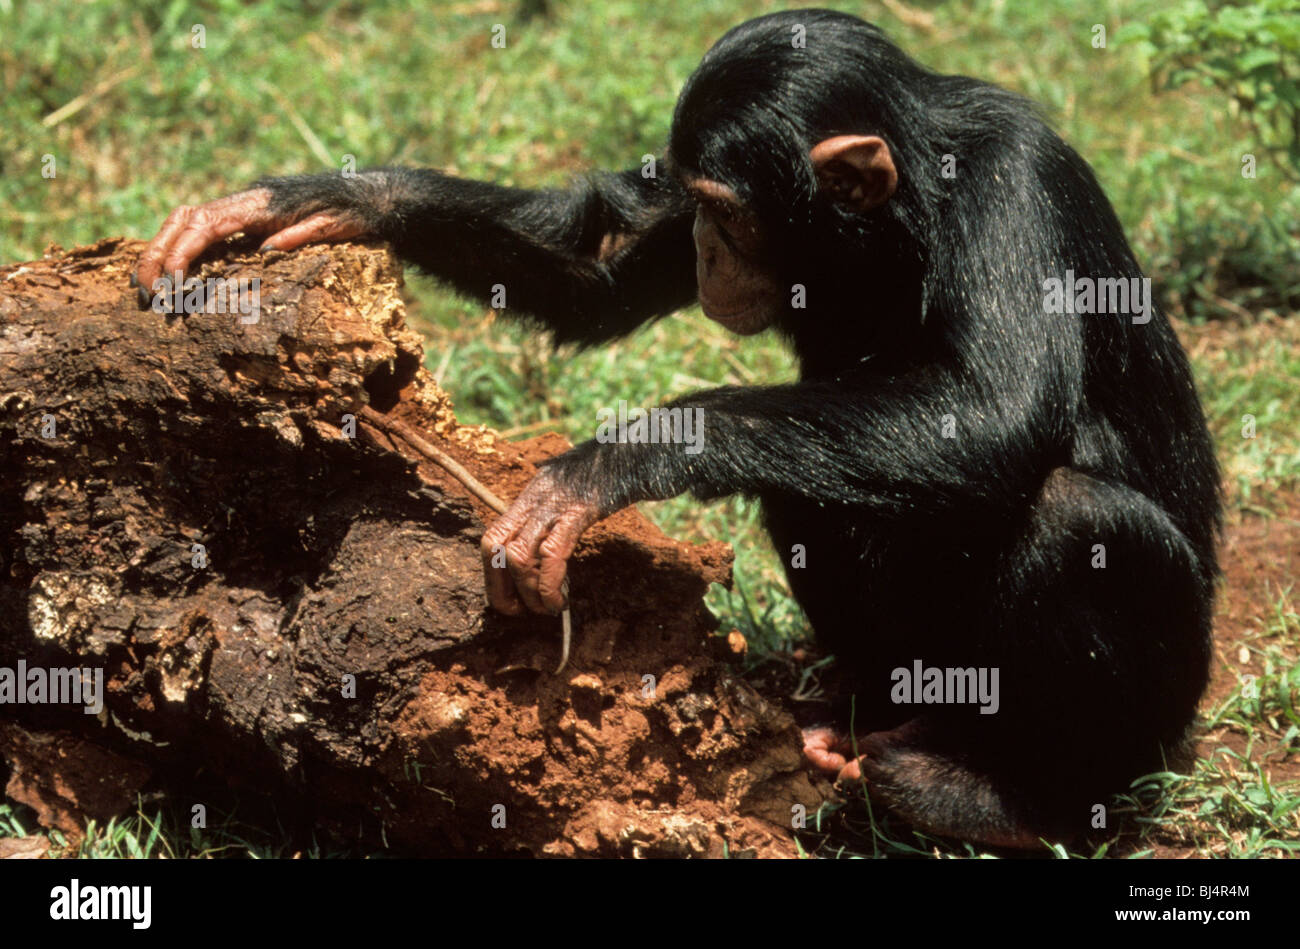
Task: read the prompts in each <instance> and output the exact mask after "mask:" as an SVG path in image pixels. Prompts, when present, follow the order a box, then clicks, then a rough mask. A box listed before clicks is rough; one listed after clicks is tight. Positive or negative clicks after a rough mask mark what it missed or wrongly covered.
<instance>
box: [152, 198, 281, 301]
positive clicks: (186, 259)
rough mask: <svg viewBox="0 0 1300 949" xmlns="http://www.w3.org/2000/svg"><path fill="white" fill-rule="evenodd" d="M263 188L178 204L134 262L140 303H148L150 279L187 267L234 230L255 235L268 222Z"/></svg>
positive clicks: (184, 269) (266, 201) (268, 201)
mask: <svg viewBox="0 0 1300 949" xmlns="http://www.w3.org/2000/svg"><path fill="white" fill-rule="evenodd" d="M270 199H271V193H270V192H269V191H267V190H266V189H265V188H255V189H253V190H252V191H241V192H240V193H239V194H232V195H230V196H229V197H226V198H220V199H218V200H216V201H210V202H208V203H207V204H202V205H198V206H191V205H182V206H181V207H179V208H177V209H176V210H175V211H173V212H172V213H171V214H169V215H167V220H165V221H164V222H163V225H162V227H161V228H159V230H158V233H157V234H156V235H155V236H154V239H153V240H151V241H150V242H149V246H148V247H146V248H145V250H144V253H143V254H141V255H140V261H139V263H138V264H137V265H136V271H135V276H136V284H137V286H138V289H139V294H140V301H141V305H148V302H149V298H150V296H151V295H152V293H153V284H154V281H155V280H157V279H158V278H159V277H161V276H163V275H164V274H171V273H174V272H175V271H176V270H180V271H181V272H182V274H183V273H184V272H185V271H186V270H188V269H189V265H190V264H191V263H193V262H194V258H195V257H197V256H199V254H201V253H203V251H204V250H206V249H207V248H208V247H210V246H212V244H214V243H216V242H217V241H219V240H221V239H222V238H225V237H229V236H230V235H231V234H234V233H235V232H236V231H248V232H249V233H253V234H256V233H258V232H259V230H262V229H265V228H266V227H268V226H269V225H270V224H271V221H270V219H269V218H268V216H267V215H268V212H267V207H268V205H269V203H270Z"/></svg>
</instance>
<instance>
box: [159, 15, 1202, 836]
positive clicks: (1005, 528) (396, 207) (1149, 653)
mask: <svg viewBox="0 0 1300 949" xmlns="http://www.w3.org/2000/svg"><path fill="white" fill-rule="evenodd" d="M662 164H663V167H662V168H661V169H659V170H660V171H661V172H662V173H659V174H652V173H651V172H652V171H653V170H654V169H651V168H649V167H648V166H647V167H644V168H638V169H634V170H632V171H628V172H624V173H621V174H602V175H597V176H594V177H592V178H590V179H589V180H586V181H584V182H583V183H581V184H578V185H576V186H575V187H573V188H571V189H570V190H567V191H531V190H521V189H514V188H504V187H497V186H494V185H491V184H485V183H481V182H475V181H465V180H460V179H456V178H452V177H449V176H447V175H444V174H442V173H440V172H438V171H433V170H427V169H408V168H380V169H375V170H371V171H367V172H364V173H362V174H360V175H357V176H354V177H343V176H341V175H338V174H322V175H315V176H302V177H290V178H271V179H267V180H263V181H262V182H260V183H259V184H258V185H256V186H254V188H253V189H252V190H250V191H246V192H242V193H240V194H236V195H233V196H231V197H228V198H224V199H222V200H218V201H214V202H212V203H210V204H205V205H202V206H199V207H192V208H190V207H183V208H180V209H178V210H177V211H175V212H174V213H173V214H172V215H171V216H170V217H169V218H168V219H167V221H166V223H165V224H164V225H163V227H162V230H161V231H160V232H159V234H158V236H157V237H155V238H154V241H153V243H152V244H151V245H150V246H149V248H148V250H147V251H146V252H145V254H144V256H143V257H142V259H141V261H140V265H139V270H138V272H137V277H138V282H139V285H140V286H141V290H142V292H147V288H149V287H151V286H152V285H153V282H154V280H155V279H156V278H158V277H159V275H160V273H172V272H174V271H184V270H185V268H186V267H187V266H188V265H189V264H190V263H191V262H192V261H193V260H194V258H195V257H196V256H197V255H198V254H200V253H201V252H202V251H203V250H204V249H205V248H207V247H208V246H210V245H211V244H213V243H214V242H216V241H217V240H219V239H221V238H224V237H226V236H227V235H229V234H232V233H234V232H236V231H244V232H248V233H253V234H259V235H268V237H267V239H266V242H265V245H264V246H265V247H267V248H276V249H279V250H289V249H291V248H295V247H299V246H301V245H303V244H306V243H308V242H311V241H322V240H339V239H345V238H360V237H376V238H382V239H384V240H387V241H389V242H391V243H392V245H393V246H394V247H395V248H396V250H397V252H398V253H399V254H400V255H401V256H402V257H403V258H404V259H406V260H408V261H410V262H412V263H414V264H416V265H418V266H420V267H421V268H423V269H424V270H426V271H428V272H429V273H431V274H434V275H436V276H437V277H440V278H442V279H443V280H445V281H447V282H448V283H450V284H451V285H452V286H453V287H455V288H456V289H458V290H460V291H462V292H464V293H466V294H469V295H471V296H473V297H476V298H481V299H484V300H486V299H488V298H489V297H490V295H491V293H492V288H493V286H494V285H496V284H501V285H504V287H505V288H506V290H507V303H508V309H507V311H506V312H509V313H516V314H520V315H523V316H526V317H530V318H532V319H534V320H535V321H537V322H538V323H540V325H542V326H544V327H545V328H547V329H549V330H550V331H551V332H552V333H553V334H554V339H555V340H556V342H557V343H564V342H570V341H575V342H577V343H579V344H583V345H591V344H594V343H598V342H601V341H604V340H609V339H612V338H615V337H618V336H621V335H623V334H626V333H628V332H630V331H631V330H633V329H635V328H637V327H639V326H641V325H643V324H645V323H646V322H648V321H650V320H654V319H657V318H659V317H662V316H664V315H666V314H669V313H671V312H673V311H674V310H677V309H679V308H681V307H684V306H686V305H688V304H690V303H691V302H693V301H695V300H696V299H698V300H699V302H700V304H701V306H702V307H703V309H704V312H705V314H707V315H708V316H709V317H711V318H712V319H714V320H716V321H717V322H719V323H721V324H722V325H723V326H725V327H727V328H728V329H731V330H733V331H735V332H737V333H742V334H750V333H757V332H759V331H760V330H763V329H767V328H770V329H772V330H774V331H775V332H776V333H777V334H778V335H779V336H780V337H782V338H783V339H784V340H785V341H786V342H787V343H788V344H789V346H790V347H791V348H792V350H793V352H794V354H795V355H796V357H797V358H798V361H799V366H800V378H799V381H798V382H794V383H790V384H785V385H771V386H752V387H749V386H746V387H731V386H728V387H723V388H718V389H712V390H709V391H706V392H701V393H697V394H695V395H691V396H688V397H686V398H682V399H679V400H677V401H676V402H674V403H671V405H672V406H673V407H680V408H692V409H696V410H700V411H702V413H703V415H702V421H703V434H704V439H703V450H697V451H696V452H694V453H692V452H690V451H687V450H686V447H685V446H683V445H682V444H680V443H673V442H672V441H671V440H670V439H665V440H656V441H654V442H650V443H639V442H633V441H631V440H628V441H623V442H605V443H601V442H597V441H589V442H586V443H584V444H581V445H579V446H578V447H576V448H574V449H573V450H571V451H569V452H567V453H566V454H564V455H561V456H560V457H558V458H556V459H554V460H553V461H552V462H551V463H549V464H547V465H546V466H545V467H544V468H543V469H542V471H541V473H540V474H538V476H537V477H536V479H535V480H534V481H533V482H532V483H531V484H530V485H529V486H528V487H527V488H526V489H525V491H524V492H523V493H522V494H521V495H520V497H519V498H518V499H517V500H516V501H515V503H514V505H513V506H512V507H511V508H510V509H509V511H508V512H507V513H506V514H505V515H504V516H502V517H501V518H500V519H499V520H498V521H496V522H495V523H494V524H493V525H491V526H490V528H489V529H488V531H487V533H486V534H485V536H484V538H483V549H484V556H485V564H486V563H487V562H488V560H489V559H490V553H491V551H492V550H493V549H497V547H498V545H504V550H505V552H506V556H507V559H508V562H509V569H508V570H503V569H493V568H491V567H490V566H488V567H487V568H486V577H487V588H488V594H489V597H490V601H491V603H492V605H493V606H495V607H496V608H497V609H498V610H501V611H503V612H505V613H511V614H515V613H521V612H523V611H526V610H535V611H552V612H553V611H557V610H559V609H560V608H562V607H563V606H564V605H565V599H564V593H563V588H562V580H563V578H564V576H565V570H566V560H567V558H568V557H569V556H570V554H571V553H572V551H573V549H574V545H575V543H576V542H577V540H578V538H579V536H580V535H581V534H582V532H583V531H584V530H585V529H586V528H587V527H589V526H590V525H591V524H592V523H594V522H595V521H597V520H598V519H600V518H602V517H605V516H607V515H609V514H610V513H612V512H614V511H617V510H619V509H620V508H623V507H625V506H627V505H629V504H634V503H636V502H638V501H644V500H651V499H664V498H670V497H673V496H675V495H678V494H681V493H683V492H686V491H690V492H691V493H692V494H694V495H695V496H696V497H698V498H700V499H711V498H719V497H722V496H724V495H730V494H744V495H748V496H752V497H757V498H759V499H761V501H762V506H763V510H764V516H765V522H766V525H767V528H768V530H769V531H770V534H771V537H772V539H773V541H774V543H775V545H776V549H777V551H778V552H779V553H780V554H781V555H782V556H783V557H784V558H785V559H786V560H787V574H788V577H789V582H790V586H791V588H792V590H793V592H794V595H795V596H796V597H797V599H798V601H799V603H800V604H801V605H802V606H803V608H804V609H805V611H806V612H807V614H808V617H809V619H810V621H811V623H812V625H813V627H814V629H815V630H816V632H817V635H818V636H819V638H820V640H821V641H822V642H823V643H824V644H825V646H826V647H827V648H828V649H829V650H830V651H832V652H833V653H834V654H835V655H836V656H837V657H838V661H839V662H840V663H841V664H843V667H844V668H845V669H846V670H848V672H849V673H850V674H851V679H852V682H853V683H854V691H855V695H856V699H855V701H856V704H855V706H854V721H853V726H852V728H851V729H850V730H844V729H840V730H831V729H826V728H822V729H810V730H809V731H808V732H807V733H806V748H805V754H806V756H807V758H808V759H809V761H810V762H811V763H813V764H814V765H816V766H817V767H819V768H821V769H824V770H827V771H829V772H832V773H838V774H839V775H840V777H842V778H849V779H857V778H862V779H865V781H866V784H867V787H868V788H869V790H870V792H871V794H872V795H873V797H874V798H875V799H876V800H878V801H883V802H884V803H885V804H886V805H888V806H889V807H891V808H893V809H894V810H895V811H896V812H898V813H900V814H901V815H902V816H904V817H905V818H907V819H908V820H910V821H911V822H912V823H913V824H915V825H916V826H918V827H921V828H925V829H928V830H930V831H932V832H936V833H941V834H947V835H951V836H956V837H962V838H966V839H968V840H973V841H978V842H983V843H986V844H991V845H1002V846H1012V847H1031V846H1035V845H1037V842H1038V840H1039V838H1040V837H1041V836H1047V837H1051V838H1054V839H1063V838H1066V837H1071V836H1074V835H1075V834H1076V833H1077V832H1080V831H1087V830H1088V829H1089V828H1090V827H1094V826H1098V824H1097V823H1096V821H1097V815H1098V814H1099V813H1101V810H1100V808H1099V807H1098V805H1102V804H1104V802H1105V801H1106V797H1107V795H1108V793H1109V792H1112V791H1116V790H1123V789H1124V788H1125V787H1126V786H1127V785H1128V783H1129V782H1130V781H1131V780H1132V779H1133V778H1135V777H1137V776H1139V775H1140V774H1142V773H1145V772H1149V771H1154V770H1159V769H1161V768H1162V767H1164V765H1165V762H1166V760H1167V756H1169V755H1171V754H1173V753H1174V752H1175V751H1176V750H1177V749H1179V748H1180V747H1181V745H1182V742H1183V739H1184V736H1185V732H1186V730H1187V727H1188V725H1189V723H1190V722H1191V720H1192V718H1193V715H1194V713H1195V709H1196V705H1197V701H1198V699H1199V697H1200V695H1201V692H1202V689H1203V688H1204V686H1205V682H1206V678H1207V673H1208V665H1209V654H1210V638H1209V637H1210V615H1211V605H1212V599H1213V586H1214V582H1215V577H1216V575H1217V566H1216V561H1215V539H1216V534H1217V530H1218V525H1219V489H1218V483H1219V481H1218V471H1217V466H1216V462H1215V459H1214V455H1213V452H1212V448H1211V442H1210V438H1209V435H1208V432H1207V429H1206V425H1205V420H1204V417H1203V415H1202V412H1201V408H1200V404H1199V402H1198V400H1197V396H1196V393H1195V390H1194V388H1193V384H1192V378H1191V373H1190V371H1189V367H1188V361H1187V358H1186V356H1185V354H1184V352H1183V350H1182V349H1181V348H1180V346H1179V344H1178V341H1177V339H1176V337H1175V336H1174V333H1173V332H1172V330H1171V329H1170V327H1169V325H1168V323H1167V322H1166V320H1165V318H1164V316H1163V315H1162V314H1161V313H1160V312H1159V311H1158V309H1156V308H1155V307H1154V304H1153V303H1152V302H1151V300H1150V295H1149V286H1150V284H1149V281H1144V280H1143V278H1142V276H1141V272H1140V270H1139V268H1138V264H1137V262H1136V261H1135V259H1134V257H1133V253H1132V251H1131V250H1130V249H1129V246H1128V243H1127V241H1126V240H1125V237H1124V234H1123V232H1122V230H1121V228H1120V224H1119V222H1118V220H1117V219H1116V217H1115V213H1114V211H1113V210H1112V209H1111V206H1110V204H1109V203H1108V201H1107V200H1106V197H1105V195H1104V194H1103V193H1102V190H1101V188H1100V187H1099V185H1098V184H1097V181H1096V179H1095V178H1094V177H1093V175H1092V172H1091V170H1090V169H1089V167H1088V165H1087V163H1085V162H1084V161H1083V159H1081V158H1080V157H1079V156H1078V154H1076V153H1075V152H1074V150H1073V149H1071V148H1070V147H1069V146H1068V145H1066V144H1065V143H1064V142H1062V141H1061V139H1060V138H1058V137H1057V136H1056V135H1055V134H1054V133H1053V132H1052V131H1050V130H1049V128H1048V127H1047V125H1046V124H1045V123H1044V122H1043V120H1042V119H1041V118H1040V117H1039V115H1038V114H1037V113H1036V112H1035V110H1034V108H1033V107H1032V106H1031V105H1030V104H1029V103H1027V102H1026V101H1025V100H1023V99H1021V98H1019V97H1017V96H1015V95H1012V94H1010V93H1008V92H1005V91H1003V90H1001V89H998V88H996V87H994V86H991V85H988V84H985V83H983V82H979V81H976V80H973V79H968V78H963V77H960V76H943V75H937V74H935V73H932V72H930V71H928V70H926V69H924V68H922V67H921V66H920V65H918V64H917V63H916V62H914V61H913V60H911V59H910V58H909V57H907V56H906V55H905V54H904V53H903V52H902V51H900V50H899V49H898V48H897V47H896V46H894V45H893V44H892V43H890V42H889V41H888V40H887V39H886V38H885V36H884V35H883V34H882V33H881V32H880V31H879V30H878V29H877V28H876V27H874V26H872V25H870V24H867V23H864V22H862V21H860V20H858V19H856V18H854V17H851V16H847V15H844V14H840V13H833V12H827V11H822V10H799V11H794V12H786V13H777V14H772V15H769V16H764V17H761V18H759V19H756V20H752V21H750V22H747V23H744V24H742V25H740V26H738V27H736V28H735V29H733V30H731V31H730V32H729V33H727V34H726V35H725V36H724V37H723V38H722V40H721V41H719V42H718V44H717V45H716V46H714V47H713V48H712V49H711V50H710V51H709V52H708V54H707V55H706V56H705V57H704V60H703V62H702V63H701V64H700V66H699V68H698V69H696V71H695V72H694V73H693V74H692V75H691V77H690V78H689V79H688V80H687V82H686V86H685V88H684V89H683V90H682V93H681V97H680V98H679V99H678V102H677V106H676V111H675V112H674V114H673V122H672V130H671V134H670V140H669V143H668V149H667V152H666V154H665V155H664V156H663V162H662ZM1143 287H1145V288H1146V289H1147V294H1146V297H1145V301H1143V294H1142V289H1143ZM1117 289H1122V290H1124V291H1125V293H1124V294H1123V296H1122V297H1121V296H1119V295H1117V292H1116V291H1117ZM1130 289H1131V290H1132V294H1131V295H1130V294H1129V293H1128V292H1127V291H1129V290H1130ZM1107 300H1109V301H1110V303H1111V305H1110V306H1109V307H1108V306H1106V305H1104V304H1105V303H1106V301H1107ZM1125 300H1127V303H1126V302H1125ZM845 724H847V723H845Z"/></svg>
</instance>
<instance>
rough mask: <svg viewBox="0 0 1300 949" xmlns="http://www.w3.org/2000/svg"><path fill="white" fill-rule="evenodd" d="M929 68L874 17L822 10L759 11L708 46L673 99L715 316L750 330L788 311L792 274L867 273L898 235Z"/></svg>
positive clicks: (675, 132) (703, 285) (680, 171)
mask: <svg viewBox="0 0 1300 949" xmlns="http://www.w3.org/2000/svg"><path fill="white" fill-rule="evenodd" d="M921 75H923V71H922V70H921V68H920V67H919V66H917V65H916V64H915V63H914V62H912V61H911V60H910V59H908V58H907V56H906V55H905V54H903V53H902V52H901V51H899V50H898V49H897V48H896V47H895V46H893V45H892V44H891V43H890V42H889V41H888V40H886V39H885V38H884V36H883V35H882V34H881V33H880V32H879V31H878V30H877V29H876V28H875V27H873V26H871V25H870V24H868V23H865V22H863V21H862V20H858V19H856V18H855V17H851V16H847V15H844V14H839V13H832V12H829V11H824V10H802V11H791V12H786V13H778V14H772V15H770V16H766V17H760V18H759V19H756V20H751V21H749V22H748V23H745V24H742V25H741V26H739V27H736V28H735V29H733V30H731V31H730V32H729V33H727V34H726V35H725V36H724V37H723V38H722V39H721V40H720V41H719V42H718V43H717V45H715V46H714V47H713V48H712V49H711V50H710V51H709V52H708V54H707V55H705V57H704V60H703V61H702V62H701V63H700V66H699V68H697V69H696V70H695V72H694V73H693V74H692V75H691V77H690V78H689V79H688V80H687V82H686V86H685V88H684V89H683V90H682V94H681V96H680V97H679V98H678V100H677V108H676V110H675V112H674V114H673V125H672V132H671V135H670V141H669V151H668V156H669V169H670V171H671V173H672V174H673V175H675V176H676V177H677V178H678V179H679V180H680V181H681V182H682V184H683V185H684V186H685V187H686V188H687V190H688V191H689V192H690V194H691V195H692V196H693V197H694V198H695V200H696V202H697V207H698V210H697V213H696V218H695V232H694V234H695V246H696V255H697V256H696V276H697V279H698V282H699V298H700V304H701V306H702V307H703V309H704V312H705V313H706V314H707V315H708V316H709V317H711V318H712V319H714V320H717V321H718V322H719V323H721V324H722V325H723V326H726V327H727V328H728V329H731V330H733V331H734V332H737V333H742V334H750V333H756V332H758V331H760V330H762V329H764V328H766V327H768V326H770V325H773V324H774V323H779V321H780V320H781V318H782V317H783V316H786V315H788V314H789V312H790V282H791V281H796V282H798V281H807V280H809V279H813V278H816V277H818V276H822V277H823V278H824V277H825V275H828V274H832V275H833V274H835V273H838V274H840V276H841V278H847V277H849V276H851V277H852V278H853V279H854V280H856V281H858V282H861V280H862V278H863V276H864V273H863V272H862V268H863V266H864V265H866V264H867V263H868V261H866V260H865V259H864V258H865V257H866V256H869V255H870V254H871V252H872V251H873V249H875V248H878V247H879V246H880V245H881V244H882V242H883V240H884V239H885V238H886V237H892V238H893V239H892V243H893V244H897V243H898V234H897V231H898V222H899V220H900V217H899V214H898V212H897V211H896V210H895V209H894V207H893V206H894V205H895V204H897V203H899V202H900V201H903V202H905V201H906V200H907V195H906V184H905V182H906V174H905V168H904V163H903V162H901V161H900V156H899V148H900V147H901V146H905V145H906V143H907V141H908V140H909V138H910V137H911V136H912V134H913V129H911V128H909V124H915V123H909V121H908V120H909V119H910V118H911V117H912V115H913V114H914V113H915V112H917V111H920V110H917V109H915V107H914V105H913V107H912V108H911V109H909V108H907V107H906V106H907V102H906V100H907V98H908V97H909V95H911V91H912V90H911V87H912V85H913V83H914V81H915V80H916V79H917V78H919V77H920V76H921ZM896 191H897V192H898V195H897V197H896V196H895V193H896ZM905 217H906V215H904V218H905ZM855 270H856V271H857V272H856V273H852V271H855ZM830 279H834V277H833V276H832V277H831V278H830Z"/></svg>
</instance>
